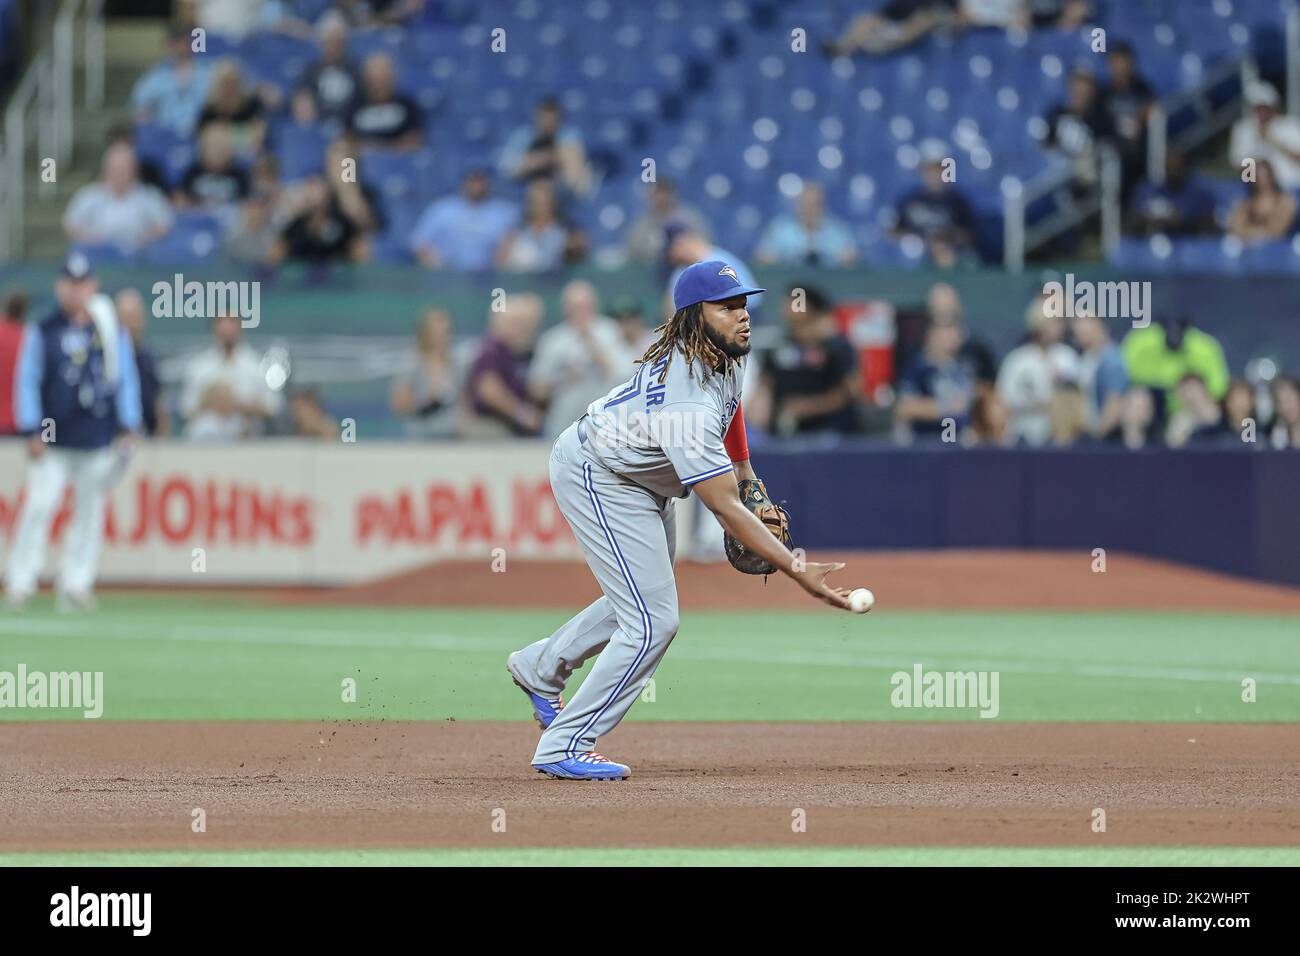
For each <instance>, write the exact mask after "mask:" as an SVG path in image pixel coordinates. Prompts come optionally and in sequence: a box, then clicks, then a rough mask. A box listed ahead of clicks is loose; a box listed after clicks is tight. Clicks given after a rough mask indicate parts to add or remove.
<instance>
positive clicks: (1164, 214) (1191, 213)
mask: <svg viewBox="0 0 1300 956" xmlns="http://www.w3.org/2000/svg"><path fill="white" fill-rule="evenodd" d="M1214 228H1215V226H1214V194H1213V193H1212V192H1210V191H1209V190H1208V189H1206V188H1205V187H1204V186H1203V185H1201V184H1200V182H1198V181H1197V179H1196V177H1195V176H1194V175H1192V174H1191V173H1189V172H1188V170H1187V161H1186V160H1185V159H1184V158H1183V154H1182V153H1180V152H1177V151H1176V150H1170V151H1169V153H1168V154H1166V156H1165V181H1164V182H1163V183H1161V184H1159V185H1157V184H1156V183H1153V182H1144V183H1141V184H1140V185H1139V186H1138V187H1137V189H1136V190H1135V191H1134V193H1133V201H1132V203H1131V204H1130V209H1129V214H1128V221H1127V224H1126V229H1127V231H1128V232H1131V233H1135V234H1137V235H1140V236H1150V235H1154V234H1155V233H1158V232H1159V233H1164V234H1165V235H1167V236H1195V235H1203V234H1205V233H1209V232H1213V231H1214Z"/></svg>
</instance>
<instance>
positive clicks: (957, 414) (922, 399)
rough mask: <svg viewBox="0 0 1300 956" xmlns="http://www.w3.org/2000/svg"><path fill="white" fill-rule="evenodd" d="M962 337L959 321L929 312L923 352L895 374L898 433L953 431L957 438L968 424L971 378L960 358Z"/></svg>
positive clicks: (943, 434) (903, 436) (972, 392)
mask: <svg viewBox="0 0 1300 956" xmlns="http://www.w3.org/2000/svg"><path fill="white" fill-rule="evenodd" d="M961 339H962V330H961V326H960V325H959V324H958V323H957V322H955V321H953V320H952V319H951V318H950V317H949V316H947V315H944V314H938V315H935V316H932V317H931V318H930V321H929V323H928V324H927V325H926V329H925V345H924V347H923V348H922V350H921V353H920V354H919V355H917V356H916V358H914V359H913V360H912V362H911V364H910V365H909V366H908V367H907V368H906V369H904V370H903V373H902V375H900V376H899V377H898V401H897V403H896V404H895V406H894V421H895V426H896V427H895V436H896V437H897V438H899V439H901V440H903V441H907V440H909V439H911V438H914V437H916V436H929V437H938V438H945V439H946V438H947V437H948V436H949V435H951V436H952V438H953V439H954V440H955V439H957V438H959V437H960V436H961V433H962V432H963V431H965V430H966V428H967V426H968V425H969V424H970V420H971V411H972V409H973V408H974V405H975V380H974V379H973V378H972V377H971V375H970V373H969V372H967V370H966V367H965V366H964V365H962V363H961V361H960V360H959V358H958V356H959V354H960V352H961V344H962V341H961Z"/></svg>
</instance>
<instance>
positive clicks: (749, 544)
mask: <svg viewBox="0 0 1300 956" xmlns="http://www.w3.org/2000/svg"><path fill="white" fill-rule="evenodd" d="M691 487H692V488H693V489H694V490H695V493H696V494H697V495H699V496H700V501H702V502H704V506H705V507H706V508H708V509H709V510H710V511H712V512H713V514H714V516H715V517H716V518H717V519H718V523H719V524H720V525H722V528H723V530H724V531H727V532H728V533H729V534H731V535H732V536H733V537H735V538H736V539H737V540H738V541H739V542H740V543H741V544H743V545H744V546H745V547H746V548H747V549H748V550H750V551H752V552H754V553H755V554H757V555H759V556H760V557H761V558H763V559H764V560H765V561H767V562H768V564H770V565H772V567H774V568H776V569H777V570H779V571H782V572H784V573H785V574H788V575H789V576H790V577H792V578H793V579H794V580H795V582H796V583H797V584H798V585H799V586H800V587H801V588H803V589H804V590H805V591H807V592H808V593H809V594H811V595H812V596H813V597H815V598H817V599H818V600H821V601H825V602H826V603H827V604H830V605H832V606H834V607H838V608H843V609H845V610H848V606H849V601H848V595H849V592H848V591H847V590H846V589H845V588H833V587H831V586H830V585H829V584H827V583H826V575H828V574H830V573H831V572H832V571H838V570H840V568H842V567H844V565H843V564H841V563H835V564H812V563H809V562H804V561H799V560H797V559H796V558H795V556H794V552H792V551H791V550H790V549H789V548H787V547H786V546H785V545H783V544H782V543H781V542H780V541H778V540H777V539H776V538H775V537H774V536H773V535H772V532H771V531H769V530H768V529H767V526H766V525H764V524H763V522H761V521H759V520H758V517H757V516H756V515H754V513H753V512H751V511H750V510H749V509H748V508H746V507H745V506H744V505H743V504H742V503H741V501H740V495H739V494H737V492H736V475H735V472H733V471H728V472H725V473H723V474H721V475H716V476H714V477H713V478H706V479H704V480H703V481H698V482H696V483H695V484H693V485H692V486H691Z"/></svg>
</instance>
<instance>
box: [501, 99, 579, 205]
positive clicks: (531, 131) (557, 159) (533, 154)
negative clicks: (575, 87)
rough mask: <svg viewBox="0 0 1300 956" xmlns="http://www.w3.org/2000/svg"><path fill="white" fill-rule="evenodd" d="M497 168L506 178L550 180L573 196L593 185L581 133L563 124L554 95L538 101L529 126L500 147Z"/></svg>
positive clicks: (517, 130)
mask: <svg viewBox="0 0 1300 956" xmlns="http://www.w3.org/2000/svg"><path fill="white" fill-rule="evenodd" d="M499 168H500V172H501V175H502V176H503V177H505V178H507V179H519V180H523V181H525V182H528V181H530V180H533V179H539V178H541V179H553V180H555V181H556V182H557V183H559V185H560V186H561V188H562V189H563V190H564V191H565V192H567V193H569V194H571V195H574V196H580V197H585V196H587V195H589V194H590V192H591V190H592V188H593V186H594V179H593V176H592V171H591V165H590V164H589V163H588V162H587V152H586V149H585V147H584V146H583V145H582V135H581V134H580V133H579V132H578V130H577V129H575V128H573V127H570V126H565V125H564V117H563V114H562V113H561V111H560V101H559V100H557V99H555V98H554V97H547V98H545V99H543V100H542V101H541V103H539V104H538V106H537V111H536V113H535V114H534V116H533V124H532V125H531V126H521V127H519V128H518V129H516V130H515V131H514V132H513V133H511V134H510V137H509V138H508V139H507V140H506V142H505V146H503V147H502V149H501V159H500V167H499Z"/></svg>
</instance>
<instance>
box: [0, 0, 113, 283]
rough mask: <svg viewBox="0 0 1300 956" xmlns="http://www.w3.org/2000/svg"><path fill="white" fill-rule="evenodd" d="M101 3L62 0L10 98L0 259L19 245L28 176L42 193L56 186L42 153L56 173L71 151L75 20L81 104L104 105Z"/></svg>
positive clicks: (0, 172)
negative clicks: (45, 170) (81, 79)
mask: <svg viewBox="0 0 1300 956" xmlns="http://www.w3.org/2000/svg"><path fill="white" fill-rule="evenodd" d="M103 7H104V0H63V5H62V6H61V7H60V8H59V12H58V14H57V15H56V16H55V18H54V23H53V25H52V26H51V28H50V31H49V36H48V38H46V39H43V40H42V41H41V43H40V46H41V49H40V51H39V52H38V53H37V54H36V56H35V57H33V59H32V61H31V63H30V65H29V66H28V67H27V71H26V72H25V73H24V74H23V77H22V79H21V80H19V82H18V85H17V86H16V87H15V88H14V92H13V95H12V96H11V97H10V99H9V105H8V107H7V108H6V109H5V114H4V148H3V152H2V153H0V210H2V211H3V217H2V218H3V222H0V260H6V259H14V258H19V257H21V256H22V254H23V251H24V248H25V246H26V233H25V226H26V209H25V205H26V198H27V196H26V193H27V186H28V182H29V179H28V177H29V176H36V177H37V182H38V184H39V186H38V189H39V190H40V192H41V194H42V195H49V194H52V193H54V192H55V191H56V190H57V187H56V185H55V184H54V183H53V182H50V181H48V180H47V179H46V178H44V177H42V176H41V172H42V164H43V161H44V160H46V159H52V160H54V163H55V170H56V175H57V170H59V169H60V168H61V167H63V166H64V165H66V164H67V163H68V162H69V160H71V159H72V154H73V142H74V125H73V124H74V121H75V116H76V110H77V107H78V103H77V97H76V90H77V69H78V59H77V43H76V40H77V27H78V25H80V27H81V41H82V42H81V54H82V55H81V61H80V66H81V69H82V72H83V74H84V86H83V96H82V98H81V104H80V106H81V107H82V108H83V109H88V110H95V109H98V108H99V107H101V106H102V105H103V102H104V11H103ZM29 154H30V155H29Z"/></svg>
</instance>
